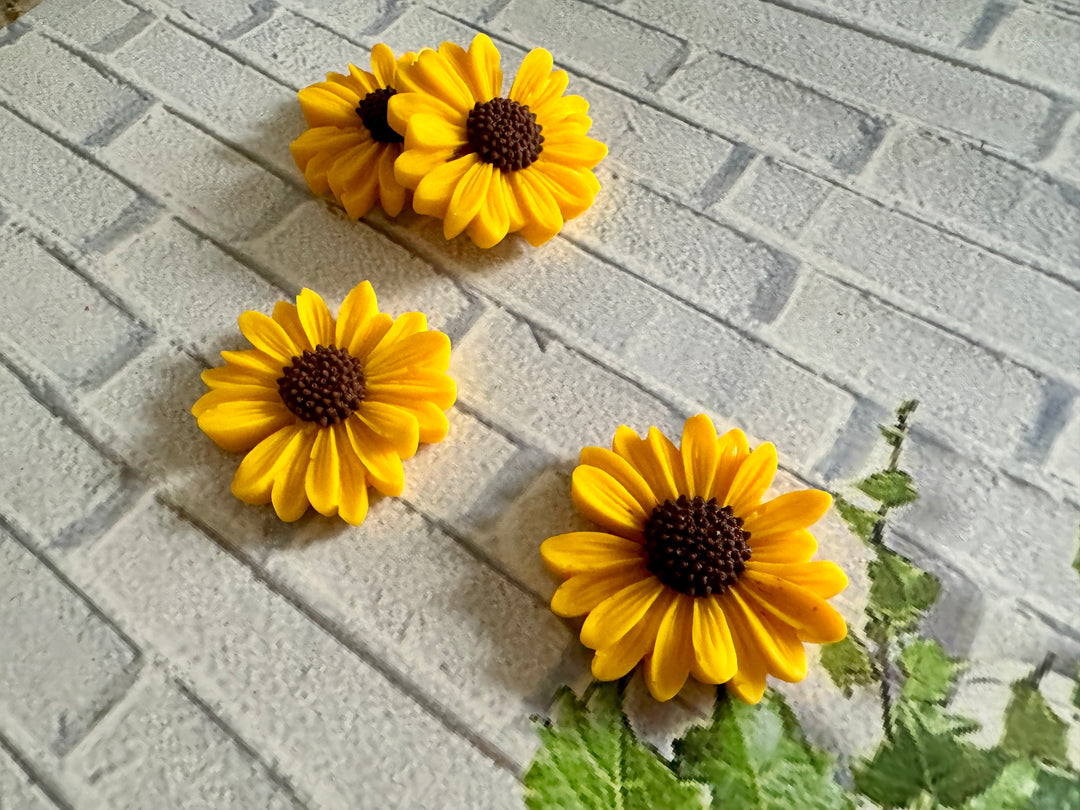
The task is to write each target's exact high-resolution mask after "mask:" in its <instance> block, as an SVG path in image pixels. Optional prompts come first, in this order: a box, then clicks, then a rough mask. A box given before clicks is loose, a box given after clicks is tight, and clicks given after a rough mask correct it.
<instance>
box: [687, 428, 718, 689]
mask: <svg viewBox="0 0 1080 810" xmlns="http://www.w3.org/2000/svg"><path fill="white" fill-rule="evenodd" d="M679 455H680V456H682V463H683V475H684V476H685V477H686V494H687V495H690V496H695V495H697V496H701V497H702V498H704V499H705V500H709V498H710V497H711V495H710V493H711V492H712V484H713V479H714V478H715V477H716V467H717V461H718V458H719V451H718V448H717V442H716V428H715V427H714V426H713V423H712V420H711V419H709V417H707V416H706V415H705V414H703V413H702V414H698V415H697V416H692V417H690V418H689V419H687V420H686V424H685V425H684V426H683V434H682V443H681V444H680V445H679ZM725 680H726V678H725Z"/></svg>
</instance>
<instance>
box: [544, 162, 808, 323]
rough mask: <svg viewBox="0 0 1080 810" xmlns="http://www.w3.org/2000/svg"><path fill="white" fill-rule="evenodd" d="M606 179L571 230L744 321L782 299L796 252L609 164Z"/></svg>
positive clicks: (759, 317) (669, 286)
mask: <svg viewBox="0 0 1080 810" xmlns="http://www.w3.org/2000/svg"><path fill="white" fill-rule="evenodd" d="M600 181H601V183H602V185H603V191H602V193H601V194H600V195H599V196H598V197H597V200H596V203H595V204H594V205H593V207H592V208H591V209H590V210H589V211H588V212H587V213H586V214H584V215H582V216H581V217H579V218H578V219H575V220H572V221H571V222H569V223H568V224H567V226H566V231H565V232H566V234H567V235H568V236H569V237H570V238H572V239H574V240H575V241H576V242H579V243H580V244H583V245H586V246H588V247H589V248H590V249H591V250H594V251H596V252H597V253H599V254H601V255H603V256H605V257H606V258H608V259H610V260H611V261H612V262H614V263H615V264H618V265H620V266H621V267H625V268H627V269H629V270H630V271H632V272H633V273H634V274H635V275H638V276H641V277H643V278H646V279H648V280H650V281H652V282H653V283H655V284H657V285H659V286H660V287H663V288H664V289H666V290H670V291H671V292H672V293H674V294H675V295H677V296H678V297H680V298H682V299H684V300H686V301H689V302H691V303H693V304H696V305H697V306H699V307H702V308H703V309H705V310H707V311H708V312H711V313H713V314H715V315H717V316H719V317H721V318H725V319H729V320H730V321H732V322H735V323H738V324H740V325H745V326H751V325H753V324H754V323H755V322H763V321H764V322H768V321H770V320H772V319H773V318H774V317H775V316H776V314H777V313H778V312H779V311H780V309H781V308H782V307H783V305H784V302H785V301H786V300H787V295H788V294H789V293H790V291H791V288H792V287H793V286H794V284H795V275H796V271H797V265H798V262H797V261H796V260H795V259H793V258H792V257H791V256H788V255H787V254H784V253H781V252H780V251H779V250H776V249H775V248H771V247H767V246H766V245H764V244H762V243H761V242H755V241H753V240H751V239H748V238H747V237H745V236H742V235H741V234H738V233H736V232H735V231H733V230H731V229H730V228H728V227H725V226H724V225H720V224H719V223H717V222H715V221H713V220H711V219H708V218H707V217H703V216H701V215H700V214H697V213H695V212H693V211H692V210H690V209H689V208H686V207H684V206H682V205H679V204H678V203H674V202H671V201H669V200H667V199H664V198H663V197H660V196H659V195H657V194H655V193H653V192H651V191H649V190H647V189H645V188H642V187H641V186H639V185H636V184H635V183H632V182H629V181H627V180H623V179H621V178H619V177H615V176H612V175H611V174H610V173H609V172H601V174H600Z"/></svg>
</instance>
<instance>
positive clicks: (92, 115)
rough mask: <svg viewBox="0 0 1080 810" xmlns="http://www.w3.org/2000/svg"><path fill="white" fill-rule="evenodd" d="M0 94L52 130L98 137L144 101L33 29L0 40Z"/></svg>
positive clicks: (81, 137) (79, 136)
mask: <svg viewBox="0 0 1080 810" xmlns="http://www.w3.org/2000/svg"><path fill="white" fill-rule="evenodd" d="M0 75H3V77H4V81H3V84H0V95H2V96H3V97H6V98H7V99H8V101H10V102H11V103H12V104H13V105H15V106H17V107H19V108H21V109H24V110H26V111H27V112H31V111H32V114H33V115H34V116H40V117H41V118H44V119H46V120H47V121H48V122H49V124H50V126H52V127H55V128H56V131H57V132H61V133H64V134H65V135H67V136H69V137H71V138H73V139H75V140H78V141H88V142H89V141H98V140H99V139H100V138H101V137H107V131H108V130H109V129H111V128H112V127H114V126H117V125H122V124H124V123H126V122H127V121H129V120H131V118H133V117H134V116H135V115H138V113H139V111H140V110H141V109H142V108H143V107H144V106H146V104H147V101H146V99H145V98H143V97H142V96H141V95H140V94H139V93H138V92H137V91H135V90H134V89H132V88H131V87H129V86H128V85H126V84H123V83H122V82H120V81H118V80H117V79H116V78H114V77H113V76H109V75H106V74H105V73H103V72H101V70H99V69H98V68H96V67H94V66H93V65H91V64H90V63H89V62H86V61H84V60H83V59H82V58H81V57H80V56H78V55H77V54H74V53H72V52H71V51H69V50H67V49H66V48H63V47H61V46H60V45H57V44H56V43H55V42H53V41H52V40H49V39H46V38H45V37H43V36H41V35H40V34H38V33H36V32H30V33H28V34H26V35H25V36H22V37H19V38H18V39H17V40H15V42H14V43H9V44H7V45H3V46H0Z"/></svg>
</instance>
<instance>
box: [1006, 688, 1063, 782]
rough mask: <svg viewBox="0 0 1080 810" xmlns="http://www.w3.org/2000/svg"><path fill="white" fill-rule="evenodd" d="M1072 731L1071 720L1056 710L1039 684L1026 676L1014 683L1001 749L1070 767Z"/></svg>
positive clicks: (1014, 755) (1014, 754) (1019, 756)
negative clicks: (1069, 752)
mask: <svg viewBox="0 0 1080 810" xmlns="http://www.w3.org/2000/svg"><path fill="white" fill-rule="evenodd" d="M1068 734H1069V726H1068V724H1066V723H1065V721H1064V720H1062V719H1061V718H1060V717H1058V716H1057V715H1056V714H1055V713H1054V710H1053V709H1051V708H1050V706H1049V704H1047V702H1046V698H1044V697H1043V696H1042V695H1041V694H1040V693H1039V690H1038V688H1037V687H1035V686H1033V685H1032V684H1031V683H1029V682H1028V681H1026V680H1025V681H1017V682H1016V683H1014V684H1013V686H1012V700H1010V701H1009V706H1008V708H1007V709H1006V710H1005V733H1004V735H1003V736H1002V738H1001V750H1003V751H1004V752H1005V753H1007V754H1009V755H1010V756H1012V757H1015V758H1016V759H1035V760H1042V761H1043V762H1047V763H1049V764H1051V765H1061V766H1063V767H1068V759H1067V753H1066V752H1067V751H1068V747H1069V740H1068Z"/></svg>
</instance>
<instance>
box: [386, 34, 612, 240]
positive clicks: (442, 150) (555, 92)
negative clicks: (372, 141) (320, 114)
mask: <svg viewBox="0 0 1080 810" xmlns="http://www.w3.org/2000/svg"><path fill="white" fill-rule="evenodd" d="M396 81H397V85H396V86H397V89H398V93H397V95H395V96H394V97H393V98H392V99H390V108H389V117H388V120H389V121H390V124H391V126H393V127H394V129H396V130H397V131H398V132H404V133H405V151H404V152H402V154H401V157H399V158H398V160H397V163H396V164H395V165H394V173H395V174H396V175H397V178H398V180H399V181H400V182H401V183H402V184H403V185H405V186H407V187H408V188H410V189H413V190H414V193H413V208H414V209H415V210H416V211H418V212H419V213H421V214H428V215H430V216H434V217H439V218H440V219H442V220H443V234H444V235H445V236H446V238H447V239H452V238H453V237H455V236H457V235H458V234H460V233H461V232H462V231H465V232H466V233H468V235H469V238H470V239H472V240H473V242H475V243H476V244H477V245H479V246H480V247H491V246H492V245H494V244H496V243H497V242H499V241H500V240H501V239H502V238H503V237H505V236H506V234H507V233H514V232H517V231H520V232H521V234H522V235H523V236H524V237H525V238H526V239H527V240H528V241H529V243H530V244H533V245H539V244H541V243H543V242H546V241H547V240H548V239H550V238H551V237H553V236H554V235H555V234H556V233H558V232H559V230H560V229H561V228H562V226H563V222H564V221H565V220H568V219H571V218H573V217H576V216H577V215H578V214H580V213H581V212H583V211H585V210H586V209H587V208H588V207H589V206H590V205H592V201H593V198H594V197H595V196H596V192H597V191H599V189H600V184H599V182H597V180H596V176H595V175H594V174H593V173H592V171H591V169H592V167H593V166H595V165H596V164H597V163H599V162H600V160H601V159H603V157H604V155H606V154H607V147H606V146H604V145H603V144H602V143H600V142H599V141H595V140H593V139H592V138H589V137H587V136H586V135H585V133H586V132H588V130H589V127H590V126H591V125H592V121H591V119H590V118H589V116H588V115H586V112H587V111H588V109H589V103H588V102H587V101H585V99H583V98H582V97H581V96H564V95H563V93H564V91H565V90H566V85H567V82H568V79H567V76H566V72H565V71H562V70H557V71H554V72H553V71H552V62H551V54H550V53H548V52H547V51H545V50H544V49H542V48H538V49H536V50H534V51H532V52H530V53H529V55H528V56H526V57H525V61H524V62H522V64H521V68H520V69H519V70H518V73H517V77H516V78H515V79H514V83H513V86H512V87H511V88H510V93H509V94H508V95H507V96H506V97H503V96H502V71H501V70H500V69H499V52H498V50H496V48H495V46H494V45H493V44H492V42H491V40H490V39H488V38H487V37H486V36H484V35H483V34H480V35H479V36H477V37H476V38H475V39H474V40H473V41H472V45H470V46H469V50H468V51H465V50H464V49H463V48H461V47H460V46H458V45H454V44H453V43H450V42H444V43H443V44H442V45H441V46H440V47H439V50H438V51H433V50H430V49H427V50H423V51H421V52H420V54H419V55H418V56H417V58H416V61H415V62H413V63H412V64H410V65H401V66H400V67H399V68H398V77H397V80H396Z"/></svg>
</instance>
